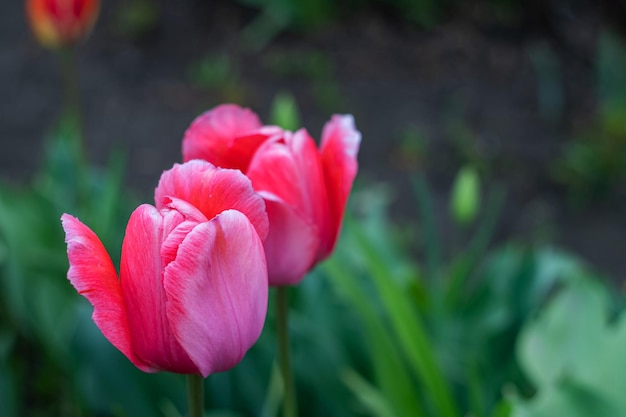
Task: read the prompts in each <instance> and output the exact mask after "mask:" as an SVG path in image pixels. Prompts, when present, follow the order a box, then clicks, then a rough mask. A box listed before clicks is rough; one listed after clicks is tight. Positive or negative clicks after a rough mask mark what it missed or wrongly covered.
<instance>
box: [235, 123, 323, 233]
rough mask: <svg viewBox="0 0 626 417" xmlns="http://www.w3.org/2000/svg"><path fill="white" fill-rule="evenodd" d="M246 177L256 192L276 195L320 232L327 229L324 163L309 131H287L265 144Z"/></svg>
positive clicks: (258, 152)
mask: <svg viewBox="0 0 626 417" xmlns="http://www.w3.org/2000/svg"><path fill="white" fill-rule="evenodd" d="M246 175H247V176H248V178H250V180H251V181H252V185H253V187H254V189H255V190H256V191H257V192H261V193H268V194H271V195H274V196H276V197H277V198H278V200H279V201H281V202H283V203H284V204H286V205H288V206H290V207H291V209H292V210H293V211H294V213H295V214H296V215H298V216H299V217H301V218H303V219H305V222H307V223H311V224H314V225H315V226H316V227H317V229H318V231H319V232H322V231H324V230H326V229H327V224H328V213H327V212H328V210H327V209H326V207H327V204H328V203H327V196H326V190H325V184H324V177H323V175H322V167H321V162H320V158H319V154H318V152H317V148H316V147H315V142H314V141H313V139H312V138H311V137H310V136H309V134H308V133H307V132H306V130H304V129H301V130H299V131H297V132H295V133H293V134H291V133H290V132H285V134H284V135H283V136H282V137H278V138H273V139H272V140H269V141H267V142H266V143H264V144H263V145H262V146H261V147H260V148H259V150H258V151H257V153H256V154H255V156H254V159H253V160H252V162H251V164H250V168H249V169H248V172H246ZM272 227H273V226H272Z"/></svg>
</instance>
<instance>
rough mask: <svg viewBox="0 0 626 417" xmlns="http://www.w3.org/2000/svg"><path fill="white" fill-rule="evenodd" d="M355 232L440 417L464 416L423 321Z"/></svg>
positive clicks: (404, 346)
mask: <svg viewBox="0 0 626 417" xmlns="http://www.w3.org/2000/svg"><path fill="white" fill-rule="evenodd" d="M353 230H354V233H355V235H356V236H357V237H358V241H359V243H360V245H361V249H362V251H363V254H364V256H365V258H366V259H367V260H368V267H369V270H370V273H371V277H372V279H373V281H374V285H375V286H376V288H377V289H378V292H379V294H380V296H381V299H382V300H383V302H384V304H385V306H386V308H387V313H388V314H389V319H390V321H391V326H392V328H393V329H394V332H395V333H396V337H397V339H398V341H399V342H400V346H401V347H402V349H403V350H404V351H405V355H406V357H407V359H408V360H409V362H410V363H411V365H412V366H413V367H414V369H415V371H416V373H417V375H419V377H420V379H421V382H422V383H423V384H424V387H425V389H426V391H427V395H428V396H429V397H430V399H431V400H432V405H433V407H434V409H435V411H436V415H437V416H439V417H458V416H459V415H460V413H459V412H458V410H457V407H456V403H455V401H454V396H453V395H452V391H451V389H450V387H449V386H448V383H447V381H446V380H445V377H444V375H443V372H442V371H441V369H440V368H439V364H438V363H437V359H436V356H435V352H434V350H433V347H432V346H431V344H430V340H429V339H428V334H427V333H426V329H425V328H424V324H423V323H422V319H421V317H420V316H419V315H418V314H417V312H415V311H414V310H413V309H412V306H411V305H410V302H409V300H408V299H407V297H406V295H405V293H404V292H403V290H402V289H401V288H399V287H398V286H396V285H395V284H394V283H393V282H392V281H391V280H390V279H389V275H388V271H387V270H386V269H385V266H384V263H383V262H381V261H380V257H379V254H378V253H377V252H376V250H375V249H374V247H373V246H372V244H371V242H370V240H369V239H368V238H367V237H366V236H365V235H364V234H363V233H362V231H360V230H359V229H358V228H354V229H353Z"/></svg>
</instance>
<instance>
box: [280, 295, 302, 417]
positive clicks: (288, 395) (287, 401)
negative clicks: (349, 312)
mask: <svg viewBox="0 0 626 417" xmlns="http://www.w3.org/2000/svg"><path fill="white" fill-rule="evenodd" d="M276 315H277V317H276V327H277V333H278V355H279V361H280V371H281V375H282V377H283V386H284V388H285V389H284V393H283V394H284V395H283V417H296V416H297V404H296V393H295V388H294V382H293V373H292V371H291V359H290V357H289V356H290V353H289V329H288V324H289V287H287V286H281V287H278V288H277V289H276Z"/></svg>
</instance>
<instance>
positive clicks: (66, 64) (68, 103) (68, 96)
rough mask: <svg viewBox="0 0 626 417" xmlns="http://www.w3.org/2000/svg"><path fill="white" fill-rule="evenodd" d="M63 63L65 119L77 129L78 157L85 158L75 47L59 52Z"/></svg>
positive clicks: (76, 145) (76, 147)
mask: <svg viewBox="0 0 626 417" xmlns="http://www.w3.org/2000/svg"><path fill="white" fill-rule="evenodd" d="M59 59H60V61H61V78H62V81H63V95H64V97H63V99H64V101H65V108H64V110H65V117H67V118H69V120H70V121H71V123H72V124H73V127H74V128H75V129H76V142H75V143H74V144H73V145H74V146H75V149H74V150H75V151H76V152H77V154H78V156H79V157H81V160H82V157H83V156H84V149H83V148H84V136H85V135H84V127H83V119H82V108H81V100H80V89H79V86H78V71H77V68H76V52H75V50H74V48H73V47H71V46H70V47H65V48H62V49H60V50H59Z"/></svg>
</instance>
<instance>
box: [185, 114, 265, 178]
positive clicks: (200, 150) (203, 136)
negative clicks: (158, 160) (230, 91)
mask: <svg viewBox="0 0 626 417" xmlns="http://www.w3.org/2000/svg"><path fill="white" fill-rule="evenodd" d="M259 128H261V121H260V120H259V117H258V116H257V115H256V114H255V113H254V112H252V111H251V110H250V109H244V108H241V107H239V106H237V105H235V104H223V105H221V106H217V107H215V108H214V109H212V110H209V111H207V112H205V113H203V114H201V115H200V116H198V117H197V118H196V119H195V120H194V121H193V122H192V123H191V125H190V126H189V128H188V129H187V131H186V132H185V136H184V138H183V161H185V162H187V161H190V160H192V159H203V160H205V161H209V162H211V163H213V164H215V165H217V166H220V167H223V168H235V169H240V170H242V171H245V170H246V168H247V166H248V163H249V162H250V159H251V158H252V155H253V154H254V151H255V150H256V148H257V147H258V146H259V145H260V144H261V143H262V142H263V141H264V140H265V139H266V136H265V135H262V134H258V133H256V134H251V133H252V132H254V131H256V130H258V129H259Z"/></svg>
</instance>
